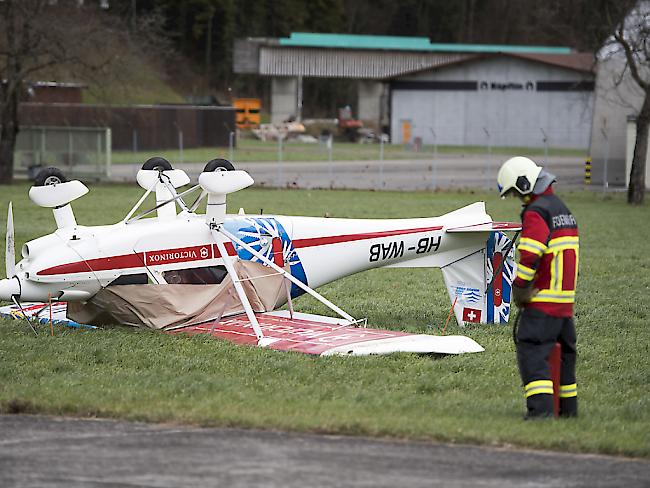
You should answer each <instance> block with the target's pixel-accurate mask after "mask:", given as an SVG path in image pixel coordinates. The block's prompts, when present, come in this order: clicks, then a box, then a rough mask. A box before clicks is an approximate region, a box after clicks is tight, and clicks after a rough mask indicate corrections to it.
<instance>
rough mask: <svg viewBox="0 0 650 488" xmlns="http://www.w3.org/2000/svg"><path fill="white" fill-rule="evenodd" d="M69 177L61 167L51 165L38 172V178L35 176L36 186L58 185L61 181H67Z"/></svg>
mask: <svg viewBox="0 0 650 488" xmlns="http://www.w3.org/2000/svg"><path fill="white" fill-rule="evenodd" d="M66 181H68V179H67V178H66V177H65V175H64V174H63V171H61V170H60V169H59V168H54V167H52V166H50V167H49V168H43V169H42V170H40V171H39V172H38V174H37V175H36V178H34V186H48V185H58V184H59V183H65V182H66Z"/></svg>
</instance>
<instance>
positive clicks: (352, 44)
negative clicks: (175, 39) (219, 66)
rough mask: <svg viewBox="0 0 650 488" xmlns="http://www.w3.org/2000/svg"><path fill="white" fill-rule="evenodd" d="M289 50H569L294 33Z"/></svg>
mask: <svg viewBox="0 0 650 488" xmlns="http://www.w3.org/2000/svg"><path fill="white" fill-rule="evenodd" d="M278 43H279V44H280V45H281V46H286V47H316V48H332V49H375V50H388V51H428V52H441V53H521V54H524V53H525V54H546V55H566V54H570V53H571V49H570V48H568V47H553V46H515V45H503V44H437V43H432V42H431V41H430V40H429V38H427V37H404V36H368V35H356V34H320V33H311V32H292V33H291V36H290V37H284V38H281V39H279V40H278Z"/></svg>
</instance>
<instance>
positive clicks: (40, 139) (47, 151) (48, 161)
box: [14, 126, 111, 180]
mask: <svg viewBox="0 0 650 488" xmlns="http://www.w3.org/2000/svg"><path fill="white" fill-rule="evenodd" d="M48 166H56V167H57V168H60V169H61V170H63V171H64V173H65V174H66V176H68V177H73V178H81V179H86V180H103V179H108V178H110V176H111V129H110V128H108V127H47V126H26V127H25V126H23V127H21V128H20V132H19V133H18V138H17V140H16V150H15V153H14V173H15V174H16V176H19V177H20V176H27V177H28V178H33V177H34V176H35V175H36V174H37V173H38V171H39V169H41V168H43V167H48Z"/></svg>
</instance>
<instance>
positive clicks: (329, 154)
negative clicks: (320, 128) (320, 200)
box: [327, 134, 334, 188]
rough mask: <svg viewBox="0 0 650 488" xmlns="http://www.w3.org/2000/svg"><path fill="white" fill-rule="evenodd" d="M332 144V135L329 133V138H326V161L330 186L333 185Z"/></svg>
mask: <svg viewBox="0 0 650 488" xmlns="http://www.w3.org/2000/svg"><path fill="white" fill-rule="evenodd" d="M333 145H334V137H333V136H332V134H330V137H329V139H327V163H328V173H329V178H330V188H333V187H334V168H333V167H332V166H333V162H332V161H333V157H332V146H333Z"/></svg>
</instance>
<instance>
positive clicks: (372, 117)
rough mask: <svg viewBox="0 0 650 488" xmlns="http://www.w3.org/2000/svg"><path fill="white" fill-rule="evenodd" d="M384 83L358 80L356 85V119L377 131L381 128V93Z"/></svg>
mask: <svg viewBox="0 0 650 488" xmlns="http://www.w3.org/2000/svg"><path fill="white" fill-rule="evenodd" d="M384 85H385V83H382V82H380V81H371V80H359V84H358V106H359V113H358V114H357V116H358V118H359V119H360V120H362V121H363V123H364V124H365V125H366V126H367V127H372V128H373V129H379V128H380V127H381V126H382V120H381V119H382V116H383V115H384V113H383V112H384V110H383V109H382V102H383V97H382V95H383V93H384V90H385V87H384Z"/></svg>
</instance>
